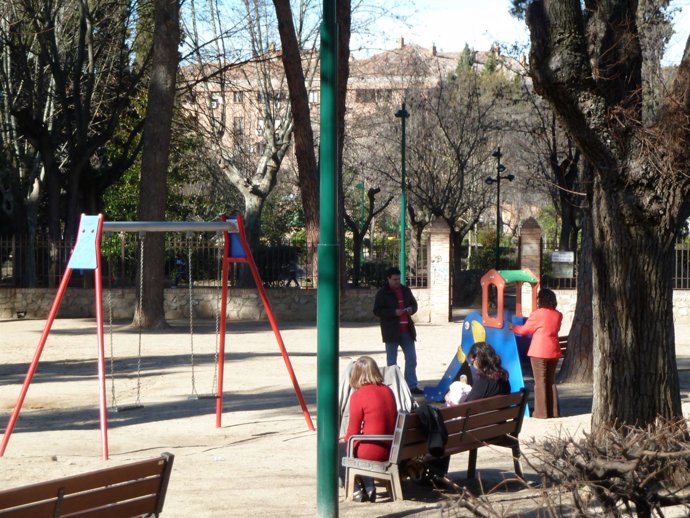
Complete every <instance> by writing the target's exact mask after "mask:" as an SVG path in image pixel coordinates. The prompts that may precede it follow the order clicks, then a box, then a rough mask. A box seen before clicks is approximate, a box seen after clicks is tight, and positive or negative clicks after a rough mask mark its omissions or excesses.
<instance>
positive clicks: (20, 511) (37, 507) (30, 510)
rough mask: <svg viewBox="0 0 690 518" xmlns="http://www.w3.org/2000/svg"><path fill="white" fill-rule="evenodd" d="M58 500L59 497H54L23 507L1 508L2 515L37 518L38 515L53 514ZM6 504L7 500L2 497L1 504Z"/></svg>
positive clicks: (17, 517) (14, 517)
mask: <svg viewBox="0 0 690 518" xmlns="http://www.w3.org/2000/svg"><path fill="white" fill-rule="evenodd" d="M56 500H57V498H53V499H52V500H43V501H41V502H35V503H31V504H29V505H26V506H23V507H14V508H12V509H8V510H0V516H2V518H36V517H38V516H53V510H54V509H55V501H56ZM4 505H5V502H4V501H3V500H1V499H0V506H4Z"/></svg>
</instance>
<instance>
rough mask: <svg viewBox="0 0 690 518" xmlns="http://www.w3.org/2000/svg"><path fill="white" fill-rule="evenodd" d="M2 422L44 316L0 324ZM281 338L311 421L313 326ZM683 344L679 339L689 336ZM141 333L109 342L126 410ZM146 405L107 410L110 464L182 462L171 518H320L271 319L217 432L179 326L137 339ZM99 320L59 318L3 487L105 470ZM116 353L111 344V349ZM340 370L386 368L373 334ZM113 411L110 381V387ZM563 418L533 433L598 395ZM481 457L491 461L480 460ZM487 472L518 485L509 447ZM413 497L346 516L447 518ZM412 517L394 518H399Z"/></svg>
mask: <svg viewBox="0 0 690 518" xmlns="http://www.w3.org/2000/svg"><path fill="white" fill-rule="evenodd" d="M0 326H1V327H0V329H1V330H2V335H1V337H2V338H1V343H0V354H2V364H0V423H1V426H5V424H6V423H7V420H8V418H9V414H10V412H11V409H12V407H13V405H14V403H15V401H16V398H17V396H18V394H19V389H20V385H21V382H22V381H23V379H24V376H25V374H26V369H27V365H28V363H29V362H30V360H31V358H32V356H33V354H34V350H35V348H36V345H37V343H38V339H39V336H40V333H41V330H42V327H43V322H42V321H38V320H33V321H32V320H28V321H27V320H12V321H3V322H0ZM212 328H213V326H212V324H211V323H208V324H201V325H200V326H199V327H198V329H197V330H196V333H195V335H194V343H193V346H194V363H195V369H194V382H195V385H196V389H197V392H199V393H202V394H203V393H207V392H209V391H210V390H211V387H212V384H213V378H214V356H215V338H214V333H213V330H212ZM689 331H690V330H689V329H687V328H684V329H682V330H680V331H679V333H678V336H679V341H680V342H683V340H685V343H681V344H680V345H681V346H680V347H679V351H678V353H679V366H680V368H681V372H682V373H684V374H683V383H684V394H685V396H684V397H685V399H684V403H685V409H686V413H687V412H688V411H690V408H688V399H687V394H688V390H689V389H690V380H689V379H688V376H687V374H688V371H690V332H689ZM419 335H420V341H419V343H418V357H419V367H418V374H419V377H420V380H421V384H422V385H423V384H424V383H425V382H428V383H431V382H434V383H435V382H437V381H438V379H439V378H440V377H441V375H442V374H443V372H444V370H445V368H446V366H447V364H448V362H449V361H450V360H451V358H452V356H453V354H454V353H455V350H456V348H457V345H458V341H459V336H460V324H458V323H449V324H446V325H441V326H420V328H419ZM283 337H284V340H285V343H286V346H287V348H288V350H289V352H290V357H291V361H292V364H293V367H294V370H295V373H296V375H297V378H298V380H299V382H300V384H301V387H302V390H303V392H304V396H305V398H306V401H307V404H308V406H309V408H310V409H311V412H312V416H313V418H314V421H315V424H316V415H315V411H316V329H315V326H314V325H313V324H305V325H298V324H290V325H288V326H286V327H285V329H284V330H283ZM683 337H684V338H683ZM138 344H139V340H138V333H137V332H136V331H133V330H131V329H129V328H128V327H127V326H126V325H124V324H123V325H119V326H117V329H116V331H115V333H114V339H113V348H114V351H115V358H116V360H115V371H116V379H115V392H116V396H117V402H118V404H119V405H121V406H122V405H125V404H129V403H133V402H135V401H136V395H137V367H138V362H137V350H138V347H139V345H138ZM141 347H142V362H141V371H140V372H141V376H140V387H141V390H140V399H141V402H142V403H143V408H141V409H138V410H128V411H120V412H113V411H109V417H108V418H109V423H110V430H109V449H110V457H111V460H110V461H108V462H109V463H113V464H114V463H123V462H127V461H130V460H134V459H140V458H148V457H152V456H155V455H157V454H158V453H160V452H162V451H170V452H172V453H174V454H175V465H174V469H173V474H172V478H171V482H170V487H169V489H168V495H167V498H166V503H165V509H164V513H163V515H164V516H165V517H167V518H173V517H244V516H250V515H251V516H254V517H263V516H285V515H287V516H314V515H315V513H316V450H317V445H316V441H317V437H316V433H314V432H310V431H309V430H308V429H307V425H306V423H305V419H304V417H303V415H302V413H301V410H300V408H299V405H298V402H297V399H296V397H295V395H294V392H293V390H292V386H291V383H290V379H289V377H288V374H287V371H286V368H285V365H284V363H283V359H282V357H281V355H280V353H279V350H278V347H277V344H276V341H275V338H274V336H273V333H272V331H271V330H270V327H269V326H268V324H266V323H231V324H230V325H229V334H228V341H227V351H228V353H227V362H226V368H225V399H224V412H223V421H222V427H221V428H216V427H215V401H214V400H211V399H200V400H196V399H188V396H189V395H190V393H191V391H192V375H191V371H192V369H191V357H190V352H191V344H190V338H189V333H188V330H187V329H186V327H185V325H184V323H182V322H180V323H179V327H175V328H174V329H172V330H171V331H170V332H166V333H155V334H146V335H145V336H143V338H142V345H141ZM96 348H97V347H96V335H95V329H94V322H93V321H92V320H89V319H62V320H57V321H56V322H55V324H54V326H53V331H52V332H51V334H50V337H49V340H48V343H47V344H46V347H45V350H44V353H43V355H42V358H41V362H40V364H39V368H38V371H37V373H36V376H35V378H34V382H33V383H32V385H31V388H30V390H29V392H28V395H27V398H26V401H25V403H24V407H23V409H22V413H21V415H20V418H19V421H18V423H17V426H16V428H15V430H14V433H13V435H12V437H11V440H10V442H9V445H8V448H7V451H6V453H5V456H4V457H3V458H0V488H6V487H14V486H18V485H21V484H26V483H31V482H35V481H39V480H46V479H50V478H55V477H59V476H65V475H70V474H75V473H81V472H84V471H87V470H91V469H99V468H102V467H103V461H102V460H100V455H101V445H100V434H99V431H98V410H97V407H98V382H97V375H96V373H97V364H96ZM109 348H110V344H109V340H108V339H107V338H106V349H109ZM340 351H341V355H340V368H341V371H342V369H343V368H344V367H345V365H347V363H348V362H349V361H350V360H351V359H352V358H356V357H358V356H360V355H362V354H370V355H372V356H373V357H374V358H375V359H376V360H377V361H379V362H380V363H383V362H385V354H384V351H383V346H382V344H381V343H380V335H379V331H378V327H377V326H376V325H375V324H373V325H362V324H357V325H355V324H352V325H350V324H343V328H342V330H341V335H340ZM107 386H108V402H109V403H110V402H111V395H112V393H111V380H110V379H108V383H107ZM561 394H562V403H561V404H562V407H563V408H564V411H565V414H566V417H563V418H561V419H554V420H550V421H536V420H530V419H527V420H526V421H525V424H524V427H523V435H522V437H523V440H524V441H525V443H526V442H527V441H529V438H530V437H543V436H545V435H554V434H556V433H557V431H558V430H559V429H566V430H568V431H570V432H573V433H574V432H576V431H578V430H579V431H582V430H585V429H587V428H588V426H589V411H590V405H591V399H590V398H591V392H590V391H589V390H588V389H587V387H582V386H562V387H561ZM485 450H486V451H485ZM466 462H467V458H466V455H459V456H454V457H453V459H452V462H451V473H452V474H453V475H454V476H456V477H457V478H459V479H461V478H462V477H463V476H464V469H465V467H466ZM478 466H479V468H480V473H481V476H482V477H484V478H485V479H489V480H494V479H495V480H498V479H500V478H501V477H504V476H506V477H509V476H511V475H512V471H511V470H512V461H511V460H510V458H508V457H507V456H506V455H505V453H504V452H503V451H492V450H489V449H487V448H484V449H482V450H481V451H480V453H479V461H478ZM405 490H406V491H407V492H408V497H410V498H411V499H410V500H405V501H404V502H397V503H394V502H389V501H388V500H387V499H382V500H381V501H380V502H379V503H376V504H355V503H352V502H344V501H343V493H342V490H341V492H340V500H341V504H340V515H341V516H352V517H358V516H362V517H364V516H374V515H375V516H386V515H391V514H394V513H405V514H406V515H407V514H413V515H415V516H424V515H425V514H429V515H433V516H438V509H439V506H440V505H441V503H440V501H439V496H438V494H436V493H434V492H432V491H429V489H428V488H424V487H419V486H416V485H415V484H413V483H410V484H407V485H406V486H405ZM402 515H403V514H397V516H402Z"/></svg>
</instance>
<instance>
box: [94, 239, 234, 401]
mask: <svg viewBox="0 0 690 518" xmlns="http://www.w3.org/2000/svg"><path fill="white" fill-rule="evenodd" d="M104 234H105V236H106V237H107V235H108V234H109V232H105V233H104ZM192 235H193V233H192V232H187V233H186V245H187V263H186V264H187V265H188V266H187V292H188V299H189V300H188V304H189V308H190V311H189V364H190V368H191V392H190V395H189V399H215V398H216V397H217V395H218V392H217V390H216V386H217V381H218V360H219V353H218V349H219V347H218V345H219V344H218V342H219V336H220V291H221V284H222V281H221V275H222V263H223V250H222V247H219V250H218V253H217V257H216V259H217V260H216V263H217V273H216V279H217V282H218V284H217V285H216V290H215V292H216V297H215V310H214V317H215V334H214V337H215V338H214V358H213V378H212V381H211V389H210V391H209V392H208V393H205V394H199V393H198V392H197V387H196V366H197V364H196V356H195V351H194V311H192V310H191V308H192V307H193V304H194V276H193V274H192V264H193V263H192V245H191V239H192ZM217 235H221V233H220V232H217ZM145 238H146V233H145V232H140V233H139V271H140V272H142V271H144V250H145V248H144V240H145ZM219 242H220V243H222V241H221V240H219ZM108 272H109V275H108V290H107V293H106V308H107V311H108V337H109V346H110V347H109V349H110V358H109V366H110V373H109V374H110V396H111V403H110V408H111V409H112V410H113V411H115V412H123V411H126V410H136V409H139V408H142V407H143V405H142V404H141V359H142V352H141V351H142V325H141V320H139V326H138V341H137V357H136V358H137V364H136V376H135V394H136V396H135V401H134V403H129V404H120V403H119V402H118V397H117V389H116V381H115V380H116V378H117V373H116V370H115V362H116V356H115V349H114V345H113V335H114V332H113V302H112V292H113V285H112V272H113V268H112V256H111V255H109V256H108ZM141 280H142V278H141V277H140V279H139V281H140V282H139V290H138V299H137V306H136V307H141V303H142V300H143V293H144V285H143V283H142V282H141Z"/></svg>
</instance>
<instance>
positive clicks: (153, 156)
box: [134, 0, 180, 328]
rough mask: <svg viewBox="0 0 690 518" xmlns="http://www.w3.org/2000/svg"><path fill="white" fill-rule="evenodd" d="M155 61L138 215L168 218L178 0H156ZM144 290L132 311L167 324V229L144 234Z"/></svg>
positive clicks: (141, 319) (144, 321) (143, 321)
mask: <svg viewBox="0 0 690 518" xmlns="http://www.w3.org/2000/svg"><path fill="white" fill-rule="evenodd" d="M154 16H155V29H154V34H153V67H152V71H151V81H150V84H149V90H148V110H147V117H146V122H145V124H144V137H143V138H144V141H143V154H142V159H141V189H140V195H139V219H141V220H143V221H160V220H164V219H165V202H166V198H167V192H168V186H167V180H168V164H169V155H170V135H171V128H172V116H173V107H174V104H175V83H176V76H177V65H178V59H179V58H178V51H177V47H178V45H179V42H180V22H179V4H178V3H177V0H155V6H154ZM139 275H142V276H143V282H142V285H143V294H140V299H139V300H140V305H139V307H138V311H136V312H135V315H134V323H135V324H140V325H141V326H142V327H146V328H153V327H162V326H165V325H166V323H165V314H164V310H163V294H164V291H163V290H164V281H165V235H164V234H163V233H161V232H153V233H149V234H148V235H147V236H146V238H145V240H144V265H143V272H139Z"/></svg>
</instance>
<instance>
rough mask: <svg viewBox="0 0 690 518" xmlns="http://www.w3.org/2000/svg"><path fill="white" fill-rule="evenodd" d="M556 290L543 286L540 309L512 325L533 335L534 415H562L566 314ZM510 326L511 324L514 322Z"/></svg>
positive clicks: (529, 352)
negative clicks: (559, 375) (559, 370)
mask: <svg viewBox="0 0 690 518" xmlns="http://www.w3.org/2000/svg"><path fill="white" fill-rule="evenodd" d="M556 305H557V302H556V294H555V293H554V292H553V291H551V290H549V289H546V288H544V289H541V290H539V294H538V295H537V308H538V309H537V310H536V311H533V312H532V314H531V315H530V316H529V318H528V319H527V322H525V324H524V325H521V326H512V329H513V332H514V333H515V334H517V335H532V341H531V342H530V345H529V349H528V350H527V356H529V358H530V362H531V363H532V375H533V376H534V412H533V413H532V417H537V418H539V419H548V418H549V417H558V390H557V389H556V367H557V366H558V359H559V358H560V357H561V346H560V344H559V343H558V332H559V331H560V329H561V321H562V320H563V315H562V314H561V312H560V311H558V310H557V309H556ZM508 327H511V326H510V325H509V326H508Z"/></svg>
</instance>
